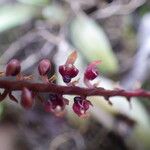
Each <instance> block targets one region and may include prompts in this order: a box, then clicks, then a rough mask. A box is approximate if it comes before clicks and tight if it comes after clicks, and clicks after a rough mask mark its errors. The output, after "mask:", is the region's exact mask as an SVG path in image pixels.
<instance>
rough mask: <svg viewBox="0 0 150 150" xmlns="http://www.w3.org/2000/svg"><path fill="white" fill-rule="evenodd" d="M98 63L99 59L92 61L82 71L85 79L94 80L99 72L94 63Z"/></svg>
mask: <svg viewBox="0 0 150 150" xmlns="http://www.w3.org/2000/svg"><path fill="white" fill-rule="evenodd" d="M99 63H100V61H94V62H92V63H90V64H89V65H88V67H87V68H86V70H85V73H84V77H85V78H86V79H87V80H94V79H95V78H96V77H97V76H98V74H99V72H98V69H97V68H96V65H98V64H99Z"/></svg>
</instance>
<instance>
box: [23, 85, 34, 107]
mask: <svg viewBox="0 0 150 150" xmlns="http://www.w3.org/2000/svg"><path fill="white" fill-rule="evenodd" d="M33 103H34V99H33V96H32V93H31V91H29V90H28V89H27V88H23V90H22V94H21V105H22V106H23V107H24V108H25V109H29V108H31V107H32V106H33Z"/></svg>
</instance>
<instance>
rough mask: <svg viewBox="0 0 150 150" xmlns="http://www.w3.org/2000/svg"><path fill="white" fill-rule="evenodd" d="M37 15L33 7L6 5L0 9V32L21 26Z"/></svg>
mask: <svg viewBox="0 0 150 150" xmlns="http://www.w3.org/2000/svg"><path fill="white" fill-rule="evenodd" d="M35 15H37V10H36V9H35V8H34V7H29V6H25V5H18V4H16V5H7V6H2V7H0V32H3V31H6V30H8V29H11V28H14V27H16V26H19V25H22V24H24V23H25V22H27V21H29V20H30V19H32V18H33V17H34V16H35Z"/></svg>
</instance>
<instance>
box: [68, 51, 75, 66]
mask: <svg viewBox="0 0 150 150" xmlns="http://www.w3.org/2000/svg"><path fill="white" fill-rule="evenodd" d="M76 59H77V52H76V51H74V52H72V53H71V54H70V55H69V56H68V58H67V61H66V64H74V62H75V61H76Z"/></svg>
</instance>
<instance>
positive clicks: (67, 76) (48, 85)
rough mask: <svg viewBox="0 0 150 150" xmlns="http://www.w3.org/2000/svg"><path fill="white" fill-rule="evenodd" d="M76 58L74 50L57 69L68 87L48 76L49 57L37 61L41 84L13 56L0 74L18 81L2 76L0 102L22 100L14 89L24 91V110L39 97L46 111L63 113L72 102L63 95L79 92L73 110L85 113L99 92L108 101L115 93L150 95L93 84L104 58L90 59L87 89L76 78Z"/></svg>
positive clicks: (145, 92)
mask: <svg viewBox="0 0 150 150" xmlns="http://www.w3.org/2000/svg"><path fill="white" fill-rule="evenodd" d="M76 59H77V52H76V51H74V52H72V53H71V54H70V55H69V56H68V58H67V60H66V62H65V64H63V65H60V66H59V68H58V70H59V73H60V75H61V76H62V80H63V82H64V83H65V84H66V86H61V85H57V84H55V83H53V81H54V80H55V79H56V77H55V75H53V76H52V77H50V78H49V77H48V73H49V72H50V71H51V62H50V61H49V59H42V60H41V61H40V62H39V64H38V73H39V75H40V77H41V80H42V83H34V82H30V80H32V79H33V75H29V76H25V75H23V74H22V73H21V64H20V61H19V60H17V59H12V60H10V61H9V62H8V64H7V66H6V70H5V71H4V72H0V76H1V77H3V76H6V77H8V76H14V77H16V80H15V81H11V80H10V81H9V80H2V79H0V88H3V89H4V92H3V93H2V94H0V101H2V100H4V99H5V98H6V96H7V95H8V96H9V98H10V99H11V100H12V101H15V102H17V103H18V102H19V101H18V100H17V99H16V98H15V96H14V95H13V94H12V91H18V90H19V91H21V100H20V104H21V105H22V107H23V108H25V109H30V108H32V107H33V105H34V103H35V99H36V98H38V99H39V100H40V102H41V103H42V105H43V108H44V109H45V111H46V112H52V113H54V114H55V115H57V116H60V115H62V114H64V112H65V106H66V105H69V100H68V99H66V98H65V96H64V95H76V96H74V103H73V106H72V108H73V111H74V112H75V113H76V114H77V115H78V116H80V117H81V116H86V111H87V110H88V109H89V107H90V106H92V103H91V102H90V101H89V100H88V96H94V95H99V96H103V97H104V98H105V99H106V100H107V101H108V102H109V104H111V102H110V101H109V98H110V97H113V96H124V97H126V98H127V100H130V98H131V97H135V96H137V97H138V96H141V97H150V92H149V91H144V90H142V89H138V90H135V91H125V90H123V89H115V90H106V89H104V88H101V87H98V83H93V82H91V81H93V80H94V79H95V78H97V76H98V75H99V71H98V69H97V65H99V64H100V63H101V61H99V60H98V61H93V62H91V63H90V64H89V65H88V66H87V68H86V69H85V72H84V79H83V81H84V83H85V86H86V88H84V87H79V86H76V85H77V84H78V82H79V79H78V80H74V81H73V78H75V77H76V76H77V75H78V73H79V70H78V69H77V68H76V66H75V65H74V63H75V61H76ZM42 92H45V93H47V92H48V93H49V98H48V99H47V100H45V99H44V98H43V97H42V96H41V94H40V93H42Z"/></svg>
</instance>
